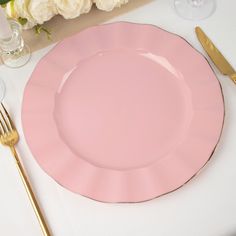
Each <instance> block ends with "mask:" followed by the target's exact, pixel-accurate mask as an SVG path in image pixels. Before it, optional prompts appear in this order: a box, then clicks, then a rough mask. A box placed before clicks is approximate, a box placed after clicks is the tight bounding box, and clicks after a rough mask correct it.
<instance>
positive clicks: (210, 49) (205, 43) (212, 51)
mask: <svg viewBox="0 0 236 236" xmlns="http://www.w3.org/2000/svg"><path fill="white" fill-rule="evenodd" d="M195 32H196V34H197V37H198V40H199V41H200V43H201V45H202V47H203V48H204V50H205V51H206V53H207V54H208V56H209V57H210V58H211V60H212V61H213V62H214V64H215V66H216V67H217V68H218V70H219V71H220V72H221V73H222V74H223V75H228V76H229V77H230V79H231V80H232V81H233V82H234V83H235V84H236V71H235V70H234V68H233V67H232V66H231V65H230V63H229V62H228V61H227V60H226V58H225V57H224V56H223V55H222V53H221V52H220V51H219V50H218V49H217V47H216V46H215V45H214V43H213V42H212V41H211V40H210V39H209V38H208V36H207V35H206V34H205V33H204V32H203V30H202V29H201V28H200V27H196V28H195Z"/></svg>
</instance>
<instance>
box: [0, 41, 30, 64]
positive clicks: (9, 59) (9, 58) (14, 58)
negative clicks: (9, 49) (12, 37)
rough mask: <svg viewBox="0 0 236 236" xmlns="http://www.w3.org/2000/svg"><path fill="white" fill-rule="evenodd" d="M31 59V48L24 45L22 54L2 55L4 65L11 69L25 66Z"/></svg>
mask: <svg viewBox="0 0 236 236" xmlns="http://www.w3.org/2000/svg"><path fill="white" fill-rule="evenodd" d="M30 58H31V52H30V48H29V47H28V46H27V45H24V48H23V49H22V50H21V51H20V52H15V53H4V52H3V53H2V54H1V59H2V62H3V64H4V65H6V66H8V67H11V68H19V67H22V66H24V65H25V64H26V63H27V62H28V61H29V60H30Z"/></svg>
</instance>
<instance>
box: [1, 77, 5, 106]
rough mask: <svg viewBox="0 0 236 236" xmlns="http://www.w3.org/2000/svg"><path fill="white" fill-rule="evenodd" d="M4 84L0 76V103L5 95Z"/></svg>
mask: <svg viewBox="0 0 236 236" xmlns="http://www.w3.org/2000/svg"><path fill="white" fill-rule="evenodd" d="M5 92H6V86H5V83H4V81H3V80H2V79H1V78H0V103H1V102H2V100H3V98H4V97H5Z"/></svg>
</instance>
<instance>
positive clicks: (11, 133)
mask: <svg viewBox="0 0 236 236" xmlns="http://www.w3.org/2000/svg"><path fill="white" fill-rule="evenodd" d="M18 141H19V134H18V132H17V130H16V128H15V125H14V124H13V121H12V119H11V118H10V116H9V114H8V112H7V110H6V109H5V107H4V105H3V104H2V103H1V108H0V142H1V143H2V144H3V145H5V146H8V147H9V148H10V149H11V152H12V154H13V156H14V158H15V161H16V165H17V169H18V171H19V174H20V177H21V179H22V181H23V184H24V186H25V189H26V192H27V194H28V197H29V199H30V202H31V204H32V207H33V209H34V212H35V214H36V216H37V218H38V221H39V224H40V226H41V229H42V232H43V235H44V236H51V234H50V232H49V229H48V227H47V224H46V221H45V219H44V217H43V214H42V212H41V210H40V208H39V205H38V203H37V200H36V197H35V195H34V193H33V190H32V187H31V185H30V183H29V180H28V178H27V176H26V174H25V171H24V168H23V166H22V164H21V162H20V159H19V157H18V154H17V151H16V149H15V145H16V144H17V142H18Z"/></svg>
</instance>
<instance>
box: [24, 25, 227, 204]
mask: <svg viewBox="0 0 236 236" xmlns="http://www.w3.org/2000/svg"><path fill="white" fill-rule="evenodd" d="M223 120H224V102H223V96H222V90H221V87H220V84H219V82H218V80H217V79H216V77H215V75H214V73H213V71H212V69H211V68H210V66H209V64H208V63H207V61H206V59H205V58H204V57H203V56H202V55H201V54H199V53H198V52H197V51H196V50H195V49H193V47H191V46H190V45H189V44H188V43H187V42H186V41H185V40H184V39H182V38H181V37H179V36H177V35H174V34H171V33H168V32H166V31H164V30H162V29H160V28H157V27H155V26H151V25H142V24H134V23H124V22H123V23H122V22H120V23H113V24H107V25H101V26H95V27H92V28H89V29H86V30H84V31H82V32H81V33H78V34H77V35H75V36H73V37H70V38H67V39H65V40H64V41H62V42H61V43H59V44H57V45H56V46H55V47H54V48H53V49H52V50H51V51H50V52H49V53H48V54H47V55H46V56H45V57H44V58H43V59H42V60H41V61H40V62H39V63H38V65H37V66H36V68H35V70H34V72H33V73H32V76H31V78H30V80H29V82H28V84H27V86H26V89H25V93H24V100H23V108H22V122H23V129H24V133H25V137H26V140H27V143H28V145H29V147H30V149H31V151H32V153H33V155H34V157H35V158H36V160H37V162H38V163H39V165H40V166H41V167H42V168H43V169H44V170H45V171H46V172H47V173H48V174H49V175H50V176H51V177H52V178H53V179H55V180H56V181H57V182H58V183H59V184H61V185H62V186H64V187H65V188H67V189H69V190H71V191H73V192H76V193H79V194H81V195H84V196H87V197H89V198H92V199H95V200H99V201H103V202H140V201H145V200H149V199H152V198H155V197H157V196H160V195H163V194H165V193H168V192H171V191H173V190H175V189H177V188H179V187H180V186H182V185H183V184H184V183H186V182H187V181H188V180H189V179H191V178H192V177H193V176H194V175H195V174H196V173H197V172H198V171H199V170H200V169H201V168H202V167H203V166H204V165H205V163H206V162H207V161H208V160H209V158H210V157H211V155H212V153H213V151H214V149H215V147H216V144H217V142H218V140H219V138H220V135H221V131H222V127H223Z"/></svg>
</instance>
